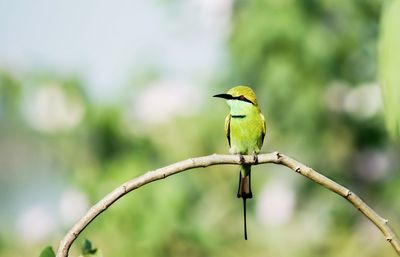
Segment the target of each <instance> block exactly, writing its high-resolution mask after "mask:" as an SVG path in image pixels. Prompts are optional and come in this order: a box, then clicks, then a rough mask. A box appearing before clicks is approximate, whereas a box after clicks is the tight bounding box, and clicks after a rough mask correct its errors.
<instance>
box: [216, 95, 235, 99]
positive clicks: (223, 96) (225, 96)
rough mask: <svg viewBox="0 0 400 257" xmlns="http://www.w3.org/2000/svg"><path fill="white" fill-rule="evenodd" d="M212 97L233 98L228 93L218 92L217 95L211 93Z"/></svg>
mask: <svg viewBox="0 0 400 257" xmlns="http://www.w3.org/2000/svg"><path fill="white" fill-rule="evenodd" d="M213 97H219V98H224V99H233V96H231V95H230V94H218V95H213Z"/></svg>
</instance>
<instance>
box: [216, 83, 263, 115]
mask: <svg viewBox="0 0 400 257" xmlns="http://www.w3.org/2000/svg"><path fill="white" fill-rule="evenodd" d="M214 97H219V98H223V99H226V100H227V103H228V105H229V106H230V107H231V112H234V113H236V112H243V111H244V109H248V108H252V107H258V105H257V100H256V94H255V93H254V91H253V89H251V88H250V87H248V86H236V87H233V88H231V89H229V90H228V92H226V93H225V94H218V95H214Z"/></svg>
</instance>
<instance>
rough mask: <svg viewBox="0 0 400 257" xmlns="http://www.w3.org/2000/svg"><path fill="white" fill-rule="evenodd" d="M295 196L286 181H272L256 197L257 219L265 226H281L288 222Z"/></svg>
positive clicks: (294, 203)
mask: <svg viewBox="0 0 400 257" xmlns="http://www.w3.org/2000/svg"><path fill="white" fill-rule="evenodd" d="M295 205H296V196H295V192H294V191H293V189H292V187H291V184H290V183H289V182H288V181H287V180H283V179H280V180H277V179H276V180H273V181H271V182H269V183H268V184H266V185H265V186H264V188H263V190H262V192H261V194H260V196H259V197H258V201H257V210H256V213H257V217H258V219H260V220H261V222H262V223H263V224H265V225H267V226H279V225H283V224H285V223H286V222H288V221H289V220H290V218H291V217H292V215H293V212H294V208H295Z"/></svg>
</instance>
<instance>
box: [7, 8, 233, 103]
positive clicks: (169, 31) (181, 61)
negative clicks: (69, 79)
mask: <svg viewBox="0 0 400 257" xmlns="http://www.w3.org/2000/svg"><path fill="white" fill-rule="evenodd" d="M230 4H231V1H230V0H221V1H211V0H190V1H182V2H180V1H174V4H173V6H171V5H170V4H167V2H166V1H160V0H149V1H129V0H118V1H98V0H85V1H78V0H69V1H66V0H62V1H52V0H35V1H30V0H13V1H11V0H10V1H5V0H0V68H1V67H2V68H4V69H6V70H11V71H12V72H14V73H17V74H18V73H21V72H26V71H30V70H35V69H41V70H50V71H56V72H59V73H61V74H69V73H76V74H78V75H80V76H82V78H83V79H84V80H85V81H86V82H87V85H88V86H89V92H90V93H91V95H92V96H95V97H96V98H99V99H107V98H110V97H113V96H115V95H116V94H118V93H119V91H120V90H121V89H122V88H123V87H126V86H127V83H128V81H129V79H130V78H132V77H134V76H135V72H137V71H143V69H144V68H146V67H149V66H150V67H151V66H153V67H155V68H157V69H160V70H161V71H162V72H163V73H165V74H168V76H172V77H180V78H183V79H185V80H190V79H194V78H198V77H207V76H210V75H211V74H212V73H213V72H215V69H216V68H217V67H218V66H220V65H221V63H222V61H223V58H224V42H225V38H226V35H227V33H228V22H227V21H228V19H229V13H230Z"/></svg>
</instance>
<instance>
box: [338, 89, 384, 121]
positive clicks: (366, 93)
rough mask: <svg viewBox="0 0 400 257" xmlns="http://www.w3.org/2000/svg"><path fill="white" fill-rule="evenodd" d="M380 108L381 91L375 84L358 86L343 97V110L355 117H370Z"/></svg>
mask: <svg viewBox="0 0 400 257" xmlns="http://www.w3.org/2000/svg"><path fill="white" fill-rule="evenodd" d="M381 108H382V99H381V91H380V88H379V86H378V85H377V84H365V85H362V86H358V87H356V88H354V89H352V90H351V91H350V92H349V93H348V94H347V95H346V97H345V99H344V110H345V111H346V112H347V113H349V114H350V115H352V116H354V117H356V118H362V119H367V118H371V117H373V116H374V115H376V114H377V113H378V112H379V111H380V110H381Z"/></svg>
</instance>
